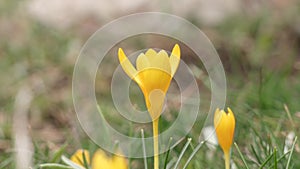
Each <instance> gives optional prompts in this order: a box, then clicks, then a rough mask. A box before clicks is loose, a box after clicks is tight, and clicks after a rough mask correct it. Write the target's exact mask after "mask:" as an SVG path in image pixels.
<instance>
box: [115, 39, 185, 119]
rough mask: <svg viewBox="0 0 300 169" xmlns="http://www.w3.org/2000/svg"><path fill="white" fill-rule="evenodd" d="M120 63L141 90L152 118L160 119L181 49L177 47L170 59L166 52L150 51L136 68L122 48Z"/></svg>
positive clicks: (139, 59) (141, 58) (139, 57)
mask: <svg viewBox="0 0 300 169" xmlns="http://www.w3.org/2000/svg"><path fill="white" fill-rule="evenodd" d="M118 55H119V61H120V63H121V66H122V68H123V70H124V71H125V72H126V74H127V75H128V76H129V77H130V78H131V79H133V80H134V81H135V82H136V83H137V84H138V85H139V87H140V88H141V90H142V92H143V94H144V97H145V101H146V106H147V109H148V111H149V113H150V116H151V118H152V119H153V120H154V119H156V118H158V117H159V116H160V114H161V111H162V106H163V103H164V99H165V94H166V92H167V90H168V88H169V86H170V82H171V80H172V77H173V76H174V74H175V72H176V70H177V67H178V65H179V62H180V48H179V45H177V44H176V45H175V46H174V48H173V50H172V53H171V56H170V57H169V56H168V54H167V52H166V51H164V50H161V51H159V52H158V53H157V52H156V51H155V50H153V49H149V50H147V52H146V53H141V54H140V55H139V56H138V57H137V60H136V68H135V67H134V66H133V65H132V64H131V62H130V61H129V60H128V58H127V56H126V55H125V53H124V52H123V50H122V49H121V48H120V49H119V52H118Z"/></svg>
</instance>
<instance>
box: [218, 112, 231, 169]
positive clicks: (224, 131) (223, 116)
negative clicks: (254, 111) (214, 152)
mask: <svg viewBox="0 0 300 169" xmlns="http://www.w3.org/2000/svg"><path fill="white" fill-rule="evenodd" d="M214 125H215V130H216V134H217V137H218V141H219V144H220V146H221V148H222V150H223V152H224V157H225V167H226V169H229V168H230V148H231V145H232V142H233V137H234V129H235V118H234V114H233V112H232V111H231V109H230V108H227V112H225V111H224V110H219V109H217V110H216V112H215V115H214Z"/></svg>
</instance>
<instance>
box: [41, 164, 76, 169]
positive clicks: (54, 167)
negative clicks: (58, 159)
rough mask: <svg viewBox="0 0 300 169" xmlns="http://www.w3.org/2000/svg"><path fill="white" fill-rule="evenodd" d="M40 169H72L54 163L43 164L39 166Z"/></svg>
mask: <svg viewBox="0 0 300 169" xmlns="http://www.w3.org/2000/svg"><path fill="white" fill-rule="evenodd" d="M39 167H40V168H41V169H72V167H70V166H66V165H62V164H56V163H45V164H41V165H40V166H39Z"/></svg>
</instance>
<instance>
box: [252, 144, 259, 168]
mask: <svg viewBox="0 0 300 169" xmlns="http://www.w3.org/2000/svg"><path fill="white" fill-rule="evenodd" d="M250 147H251V150H252V152H253V154H254V156H255V158H256V160H257V162H258V163H259V164H261V161H260V158H259V157H258V154H257V152H256V150H255V148H254V147H253V145H252V144H251V145H250Z"/></svg>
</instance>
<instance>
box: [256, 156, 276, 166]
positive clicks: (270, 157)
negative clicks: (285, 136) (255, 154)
mask: <svg viewBox="0 0 300 169" xmlns="http://www.w3.org/2000/svg"><path fill="white" fill-rule="evenodd" d="M273 156H274V153H272V154H271V155H270V156H269V157H268V158H267V159H266V161H265V162H263V163H262V165H261V166H260V167H259V169H263V167H264V166H265V165H267V163H268V162H269V161H270V160H271V159H272V157H273Z"/></svg>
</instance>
